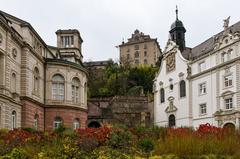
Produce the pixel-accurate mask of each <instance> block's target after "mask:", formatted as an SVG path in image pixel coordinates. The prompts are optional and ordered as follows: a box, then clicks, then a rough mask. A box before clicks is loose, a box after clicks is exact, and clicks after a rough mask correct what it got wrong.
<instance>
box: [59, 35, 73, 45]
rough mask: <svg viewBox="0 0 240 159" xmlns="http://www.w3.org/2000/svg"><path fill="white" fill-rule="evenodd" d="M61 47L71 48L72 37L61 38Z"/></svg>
mask: <svg viewBox="0 0 240 159" xmlns="http://www.w3.org/2000/svg"><path fill="white" fill-rule="evenodd" d="M61 43H62V47H72V46H73V45H74V38H73V36H61Z"/></svg>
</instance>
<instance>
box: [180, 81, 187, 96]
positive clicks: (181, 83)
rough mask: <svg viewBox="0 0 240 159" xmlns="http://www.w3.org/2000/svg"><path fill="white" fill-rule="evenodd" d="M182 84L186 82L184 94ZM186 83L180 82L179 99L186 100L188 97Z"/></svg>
mask: <svg viewBox="0 0 240 159" xmlns="http://www.w3.org/2000/svg"><path fill="white" fill-rule="evenodd" d="M182 82H184V92H182V87H181V86H182V84H183V83H182ZM186 90H187V89H186V81H185V80H181V81H180V82H179V97H180V98H184V97H186V94H187V92H186ZM182 93H184V94H182Z"/></svg>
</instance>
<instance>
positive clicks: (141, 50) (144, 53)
mask: <svg viewBox="0 0 240 159" xmlns="http://www.w3.org/2000/svg"><path fill="white" fill-rule="evenodd" d="M119 50H120V62H121V64H122V65H130V66H138V65H148V66H156V63H157V61H158V60H159V56H160V55H161V49H160V46H159V44H158V42H157V39H152V38H151V37H150V36H149V35H144V34H143V33H142V32H139V30H135V32H134V34H132V37H131V38H129V39H128V41H127V42H126V43H125V42H122V44H121V45H119Z"/></svg>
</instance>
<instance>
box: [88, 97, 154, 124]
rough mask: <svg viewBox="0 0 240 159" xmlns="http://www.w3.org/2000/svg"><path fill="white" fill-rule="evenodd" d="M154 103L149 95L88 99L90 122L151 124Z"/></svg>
mask: <svg viewBox="0 0 240 159" xmlns="http://www.w3.org/2000/svg"><path fill="white" fill-rule="evenodd" d="M152 107H153V103H152V102H151V101H150V100H149V99H148V97H145V96H144V97H143V96H140V97H130V96H115V97H110V98H94V99H89V100H88V124H90V123H91V122H99V123H100V124H101V125H102V124H124V125H127V126H130V127H132V126H135V125H143V126H150V125H151V124H152V121H153V112H152V110H153V109H152Z"/></svg>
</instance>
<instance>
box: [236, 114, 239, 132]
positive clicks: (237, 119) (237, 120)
mask: <svg viewBox="0 0 240 159" xmlns="http://www.w3.org/2000/svg"><path fill="white" fill-rule="evenodd" d="M236 129H239V118H238V116H237V118H236Z"/></svg>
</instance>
